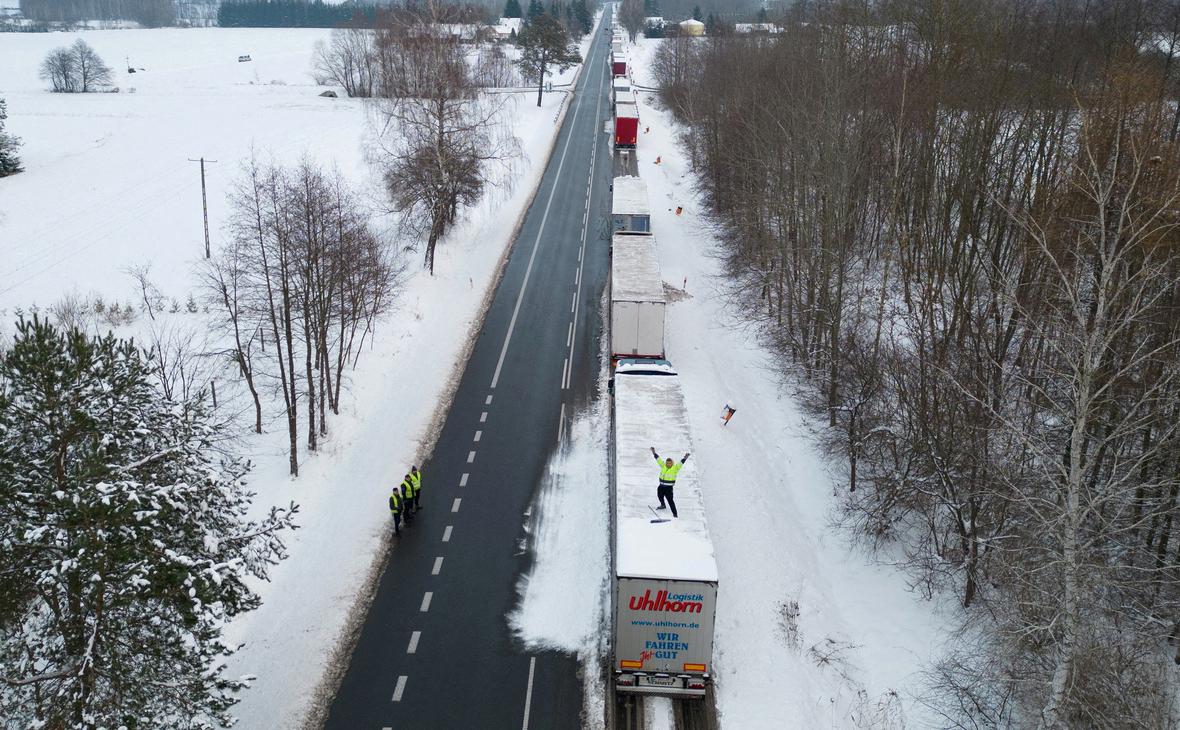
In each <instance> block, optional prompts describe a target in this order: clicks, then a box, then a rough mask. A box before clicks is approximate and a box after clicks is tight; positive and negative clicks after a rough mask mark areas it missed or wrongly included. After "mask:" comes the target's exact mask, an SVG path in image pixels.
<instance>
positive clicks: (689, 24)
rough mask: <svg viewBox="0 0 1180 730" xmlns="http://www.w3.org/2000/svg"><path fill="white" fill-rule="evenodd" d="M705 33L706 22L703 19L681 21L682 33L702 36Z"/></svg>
mask: <svg viewBox="0 0 1180 730" xmlns="http://www.w3.org/2000/svg"><path fill="white" fill-rule="evenodd" d="M704 34H705V24H704V23H702V22H701V21H699V20H693V19H692V18H689V19H688V20H682V21H680V35H687V36H701V35H704Z"/></svg>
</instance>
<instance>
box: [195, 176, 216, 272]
mask: <svg viewBox="0 0 1180 730" xmlns="http://www.w3.org/2000/svg"><path fill="white" fill-rule="evenodd" d="M188 161H189V162H200V163H201V214H202V215H203V216H204V218H205V258H209V257H210V253H209V199H208V198H207V197H206V195H205V163H206V162H217V160H206V159H205V158H204V157H202V158H201V159H199V160H194V159H193V158H191V157H190V158H188Z"/></svg>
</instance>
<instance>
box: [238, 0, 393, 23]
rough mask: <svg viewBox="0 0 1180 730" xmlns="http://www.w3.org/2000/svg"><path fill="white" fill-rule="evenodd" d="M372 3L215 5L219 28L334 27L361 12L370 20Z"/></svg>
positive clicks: (285, 0)
mask: <svg viewBox="0 0 1180 730" xmlns="http://www.w3.org/2000/svg"><path fill="white" fill-rule="evenodd" d="M375 12H376V10H375V7H374V4H366V5H358V4H356V3H343V4H340V5H330V4H328V3H324V2H321V0H310V1H309V0H226V1H225V2H222V3H221V5H220V6H219V7H218V8H217V24H218V25H219V26H221V27H222V28H333V27H336V26H339V25H342V24H344V23H347V22H349V21H351V20H353V18H354V16H357V15H360V16H362V17H365V18H367V19H368V20H369V21H370V22H371V21H372V19H373V16H374V14H375Z"/></svg>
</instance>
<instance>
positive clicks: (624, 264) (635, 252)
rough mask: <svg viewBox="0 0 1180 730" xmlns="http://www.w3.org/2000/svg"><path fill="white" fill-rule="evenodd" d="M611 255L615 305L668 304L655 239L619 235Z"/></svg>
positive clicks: (611, 289)
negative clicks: (625, 303)
mask: <svg viewBox="0 0 1180 730" xmlns="http://www.w3.org/2000/svg"><path fill="white" fill-rule="evenodd" d="M610 252H611V254H610V255H611V266H610V298H611V301H612V302H663V301H665V298H664V280H663V278H662V277H661V276H660V262H659V259H658V258H656V241H655V237H654V236H629V235H627V234H625V233H616V234H615V235H614V237H613V239H612V240H611V246H610ZM681 455H683V452H681Z"/></svg>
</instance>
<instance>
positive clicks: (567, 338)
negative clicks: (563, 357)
mask: <svg viewBox="0 0 1180 730" xmlns="http://www.w3.org/2000/svg"><path fill="white" fill-rule="evenodd" d="M573 341H574V323H573V322H570V328H569V329H568V330H567V331H566V333H565V346H566V347H569V346H570V343H572V342H573Z"/></svg>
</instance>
